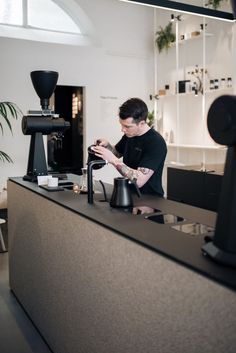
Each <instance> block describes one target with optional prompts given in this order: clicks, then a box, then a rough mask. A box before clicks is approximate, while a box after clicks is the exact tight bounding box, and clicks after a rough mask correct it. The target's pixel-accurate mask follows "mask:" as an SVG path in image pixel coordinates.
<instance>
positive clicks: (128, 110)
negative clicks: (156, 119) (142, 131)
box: [119, 98, 148, 124]
mask: <svg viewBox="0 0 236 353" xmlns="http://www.w3.org/2000/svg"><path fill="white" fill-rule="evenodd" d="M147 116H148V107H147V105H146V103H144V102H143V101H142V100H141V99H139V98H130V99H128V100H127V101H126V102H124V103H123V104H122V105H121V106H120V108H119V117H120V119H122V120H125V119H127V118H131V117H132V118H133V120H134V123H135V124H138V123H139V122H140V121H142V120H144V121H146V119H147Z"/></svg>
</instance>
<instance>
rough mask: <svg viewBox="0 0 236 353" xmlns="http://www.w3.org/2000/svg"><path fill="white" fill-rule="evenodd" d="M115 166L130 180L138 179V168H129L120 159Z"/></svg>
mask: <svg viewBox="0 0 236 353" xmlns="http://www.w3.org/2000/svg"><path fill="white" fill-rule="evenodd" d="M115 166H116V169H117V170H118V172H120V174H121V175H123V176H125V177H126V178H128V179H130V180H137V178H138V175H139V172H138V170H135V169H132V168H129V167H128V166H127V165H126V164H124V163H122V162H120V161H118V162H117V163H116V165H115Z"/></svg>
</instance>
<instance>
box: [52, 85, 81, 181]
mask: <svg viewBox="0 0 236 353" xmlns="http://www.w3.org/2000/svg"><path fill="white" fill-rule="evenodd" d="M52 100H53V105H54V111H55V113H56V114H59V116H60V118H63V119H64V120H66V121H69V122H70V124H71V127H70V129H68V130H66V131H65V132H64V133H63V135H61V134H59V133H52V134H50V135H48V166H49V169H50V170H51V171H54V172H59V173H74V174H81V168H82V167H83V87H74V86H59V85H58V86H56V89H55V91H54V95H53V97H52Z"/></svg>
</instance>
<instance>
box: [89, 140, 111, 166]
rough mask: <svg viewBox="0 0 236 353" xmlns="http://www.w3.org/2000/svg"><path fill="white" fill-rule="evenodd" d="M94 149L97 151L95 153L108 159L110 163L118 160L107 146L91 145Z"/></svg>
mask: <svg viewBox="0 0 236 353" xmlns="http://www.w3.org/2000/svg"><path fill="white" fill-rule="evenodd" d="M91 148H92V150H93V151H94V152H95V155H96V156H98V157H100V158H102V159H104V160H106V161H108V163H111V164H114V165H115V161H116V160H117V157H116V156H115V155H114V154H113V153H112V152H111V151H110V150H109V149H108V148H106V147H103V146H101V145H99V146H93V147H91Z"/></svg>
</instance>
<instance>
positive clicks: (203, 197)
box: [167, 165, 223, 212]
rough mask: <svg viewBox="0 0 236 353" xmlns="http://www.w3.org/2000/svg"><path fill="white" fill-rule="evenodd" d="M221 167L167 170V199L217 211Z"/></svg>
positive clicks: (221, 174)
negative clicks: (203, 169) (204, 169)
mask: <svg viewBox="0 0 236 353" xmlns="http://www.w3.org/2000/svg"><path fill="white" fill-rule="evenodd" d="M222 176H223V165H217V166H216V165H210V166H207V169H206V171H202V170H201V167H200V166H188V167H182V168H181V167H178V168H172V167H168V168H167V198H168V199H170V200H174V201H179V202H183V203H186V204H188V205H192V206H196V207H200V208H204V209H207V210H210V211H215V212H216V211H217V207H218V201H219V196H220V190H221V183H222Z"/></svg>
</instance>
